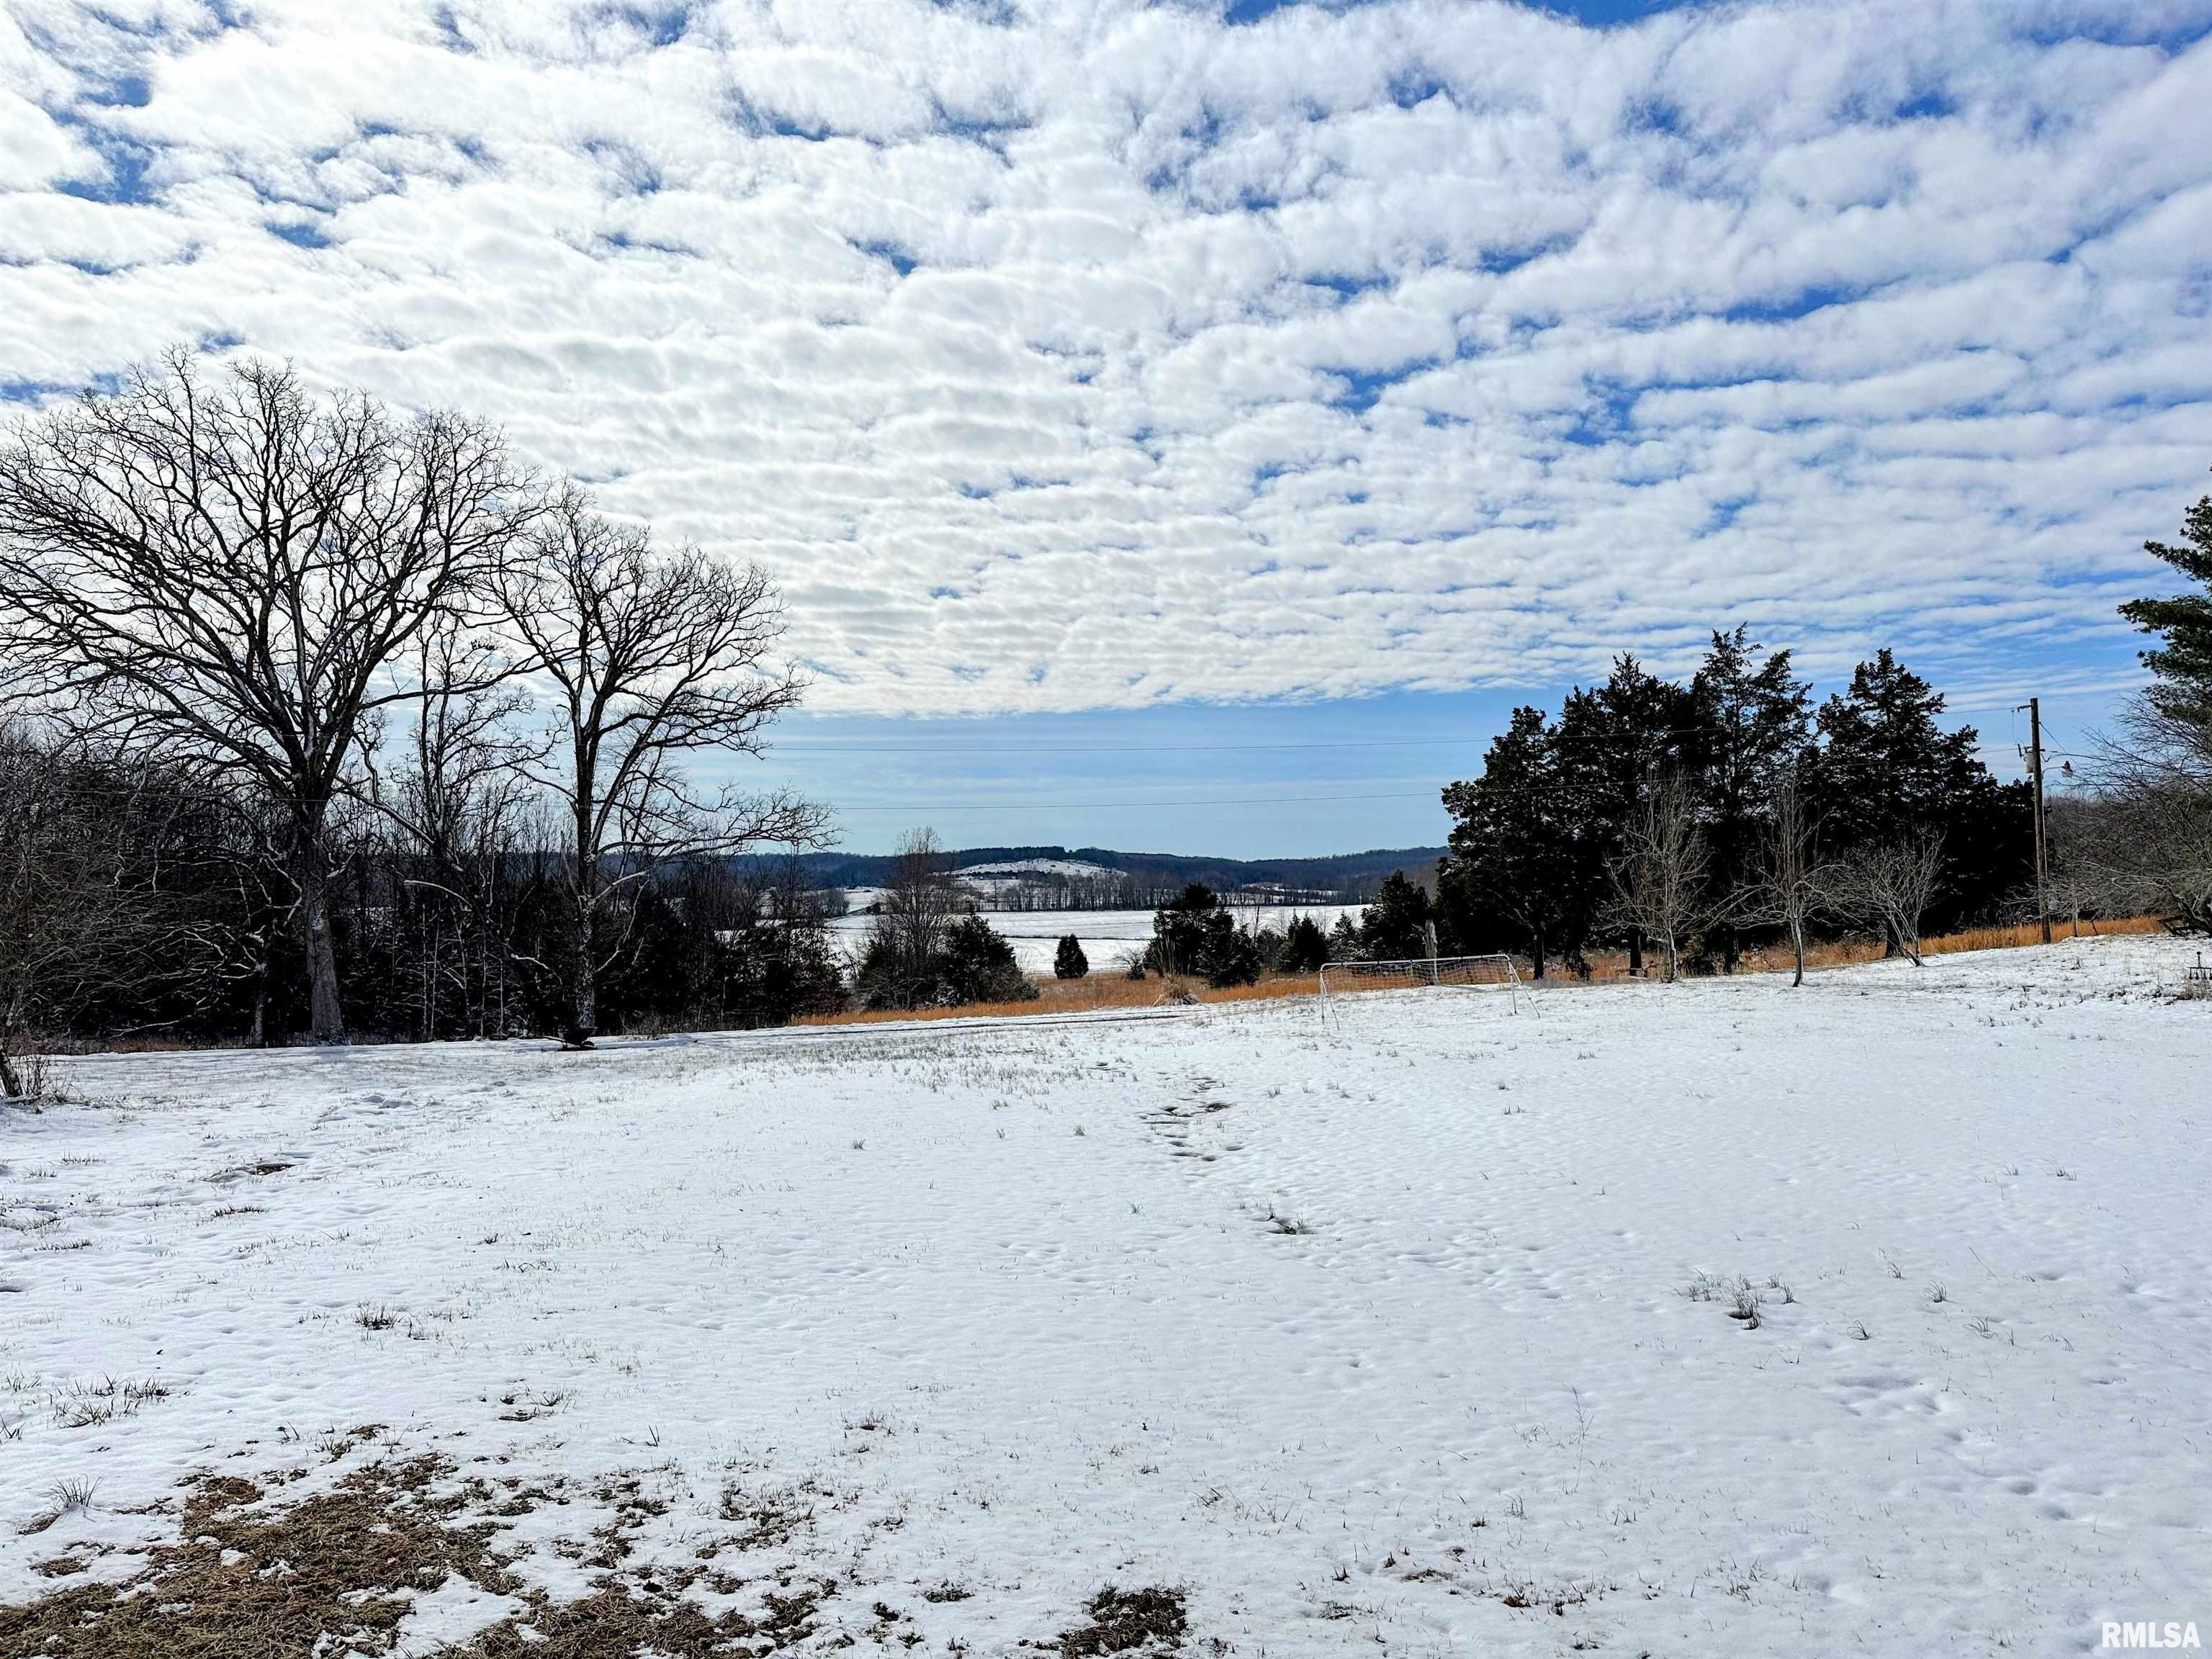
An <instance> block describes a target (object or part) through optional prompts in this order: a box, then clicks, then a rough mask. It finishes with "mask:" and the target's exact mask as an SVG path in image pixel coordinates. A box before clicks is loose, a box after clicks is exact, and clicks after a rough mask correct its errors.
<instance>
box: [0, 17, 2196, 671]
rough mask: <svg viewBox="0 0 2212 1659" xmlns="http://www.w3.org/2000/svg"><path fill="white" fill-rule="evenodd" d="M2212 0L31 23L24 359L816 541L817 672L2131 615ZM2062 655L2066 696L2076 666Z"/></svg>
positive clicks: (1183, 659) (1167, 664)
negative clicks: (484, 457) (211, 381)
mask: <svg viewBox="0 0 2212 1659" xmlns="http://www.w3.org/2000/svg"><path fill="white" fill-rule="evenodd" d="M2208 29H2212V0H2103V3H2098V0H2082V3H2076V4H2059V3H2055V0H1990V3H1985V4H1981V3H1971V0H1894V3H1893V0H1838V3H1823V4H1809V3H1808V4H1745V5H1736V6H1730V7H1727V8H1723V9H1711V10H1679V11H1674V12H1671V13H1668V14H1666V15H1662V16H1658V17H1656V18H1653V19H1651V20H1650V21H1647V22H1645V23H1643V24H1641V25H1639V26H1638V27H1633V28H1618V29H1608V30H1602V31H1601V30H1596V29H1591V28H1584V27H1578V26H1577V24H1576V23H1575V22H1573V21H1571V20H1568V19H1565V18H1561V17H1558V16H1553V15H1547V14H1545V13H1542V12H1540V11H1536V10H1532V9H1523V8H1522V7H1518V6H1515V5H1510V4H1504V3H1479V0H1468V3H1451V4H1422V3H1410V4H1383V5H1361V6H1321V5H1308V6H1280V7H1275V8H1272V9H1262V8H1260V7H1256V6H1253V5H1250V4H1249V3H1247V4H1243V5H1240V6H1237V7H1236V8H1233V9H1230V10H1229V11H1227V12H1225V11H1224V9H1222V8H1221V7H1220V6H1218V5H1217V6H1214V7H1212V8H1206V7H1200V6H1172V5H1163V6H1153V7H1143V6H1138V5H1134V4H1123V3H1108V0H1097V3H1070V4H1057V3H1043V0H1039V3H1035V4H1017V3H1006V4H994V3H975V4H956V3H947V4H939V5H930V4H912V3H897V0H881V3H868V4H860V3H836V0H789V3H781V4H774V3H772V4H758V5H746V4H705V3H702V4H698V5H693V6H678V5H671V6H665V7H651V6H636V7H624V6H613V5H562V4H556V3H546V0H512V3H493V4H480V3H471V0H455V3H452V4H446V5H434V4H428V3H424V4H409V3H392V0H349V3H347V4H345V5H342V6H340V5H331V4H328V3H325V0H270V3H248V0H223V3H207V4H201V5H195V4H191V3H185V0H106V3H104V4H102V5H101V6H100V8H98V9H96V10H95V9H89V8H83V7H79V6H76V5H69V4H62V3H55V0H10V3H9V6H8V8H7V10H6V13H5V16H4V18H0V190H4V191H7V192H8V193H7V194H6V195H4V196H0V382H4V383H5V385H4V388H0V389H4V393H5V396H6V397H7V398H11V399H15V400H17V401H19V402H29V401H35V400H38V399H40V398H45V397H48V396H52V395H55V394H56V393H57V392H59V391H61V390H63V389H65V388H70V387H74V386H79V385H82V384H84V383H85V382H87V381H88V380H95V379H96V378H97V377H98V376H100V375H102V374H112V373H113V372H114V371H115V370H116V369H118V368H120V367H121V366H123V365H125V364H126V363H128V362H131V361H133V360H134V359H138V358H143V357H145V356H149V355H150V354H152V353H154V352H155V351H157V350H158V349H161V347H162V346H163V345H165V344H166V343H169V342H171V341H173V340H176V339H179V338H183V339H188V340H197V341H200V342H202V343H205V344H206V345H207V346H208V347H209V348H210V349H216V350H222V349H228V348H230V347H233V346H240V345H243V346H246V347H249V348H251V349H255V350H261V351H267V352H271V353H276V354H280V355H285V356H291V357H293V358H294V359H295V361H296V362H298V363H299V364H300V365H301V368H303V369H305V370H307V372H309V373H310V374H313V375H315V376H318V377H325V378H328V379H331V380H348V381H352V382H356V383H359V384H363V385H366V386H370V387H372V388H373V389H374V390H376V391H378V392H380V393H382V394H383V395H385V396H386V397H387V398H392V399H395V400H398V401H400V402H403V403H427V402H452V403H457V404H463V405H465V406H466V407H468V408H470V409H471V410H476V411H478V412H481V413H483V414H485V415H488V416H493V417H495V418H497V419H499V420H501V421H503V422H507V425H508V427H509V428H510V429H511V431H512V432H513V435H514V437H515V439H516V441H518V443H519V444H520V446H521V447H523V449H524V450H525V451H526V453H527V454H528V455H529V456H530V457H531V458H532V459H533V460H535V461H537V462H538V463H540V464H542V465H545V466H548V467H555V468H560V469H564V470H567V471H573V472H575V473H577V474H579V475H580V476H583V477H587V478H589V479H592V480H593V481H594V482H595V483H597V485H598V486H599V489H600V491H601V493H602V495H603V499H604V500H605V502H606V503H607V505H609V506H610V507H613V508H615V509H617V510H620V511H625V512H634V513H643V514H647V515H649V516H650V517H652V518H653V520H654V521H655V522H656V524H657V525H659V526H660V527H661V529H662V530H663V532H665V533H667V534H670V535H673V536H678V537H688V538H696V539H698V540H700V541H702V542H704V543H707V544H710V545H715V546H720V547H723V548H726V549H728V550H732V551H733V552H736V553H739V554H742V555H746V556H755V557H758V558H761V559H763V561H765V562H767V563H769V565H770V566H771V568H773V569H774V570H775V572H776V574H778V576H779V577H780V579H781V580H782V582H783V583H784V585H785V587H786V590H787V594H788V597H789V599H791V601H792V603H793V611H794V620H795V627H794V632H793V644H794V647H795V648H796V649H797V650H798V651H799V653H801V654H802V655H803V657H804V658H805V659H806V660H807V661H808V662H810V663H811V665H813V666H814V668H815V669H816V671H817V678H818V686H817V693H816V696H815V698H814V700H813V701H814V706H815V707H817V708H826V709H830V710H849V711H854V712H861V711H873V712H885V711H915V712H922V713H953V712H961V711H970V712H989V711H1005V710H1021V709H1036V710H1066V709H1077V708H1097V707H1128V706H1136V705H1142V704H1146V703H1152V702H1158V701H1161V700H1164V699H1175V698H1206V699H1237V698H1254V697H1300V696H1343V695H1356V694H1359V693H1364V692H1369V691H1374V690H1383V689H1385V688H1391V687H1406V688H1413V689H1423V690H1443V689H1452V688H1460V687H1466V686H1474V685H1483V684H1505V683H1511V684H1525V683H1529V682H1547V681H1556V680H1559V679H1564V678H1569V677H1571V676H1573V675H1576V674H1580V673H1586V672H1588V671H1591V670H1592V669H1594V668H1595V667H1597V666H1599V665H1601V662H1602V659H1603V658H1604V657H1605V655H1606V654H1607V652H1608V651H1609V650H1611V649H1612V648H1614V647H1617V646H1620V645H1625V644H1626V645H1638V646H1640V647H1643V648H1644V649H1645V650H1647V651H1648V652H1650V653H1653V654H1654V655H1656V656H1657V657H1658V658H1660V659H1662V660H1668V659H1673V658H1675V657H1677V656H1679V654H1680V652H1681V651H1682V650H1683V649H1685V648H1686V647H1688V646H1689V645H1690V644H1691V643H1692V642H1693V641H1694V640H1695V639H1696V638H1697V637H1698V636H1699V633H1700V631H1701V630H1702V629H1704V628H1705V626H1706V625H1707V624H1708V623H1713V622H1716V621H1730V620H1734V619H1737V618H1747V619H1749V620H1750V621H1751V622H1752V623H1753V626H1754V628H1755V629H1758V630H1759V632H1760V633H1762V634H1763V635H1765V637H1767V638H1769V639H1771V640H1775V641H1794V642H1796V643H1798V644H1800V645H1801V646H1802V647H1806V650H1805V657H1806V659H1807V661H1808V664H1810V665H1814V666H1819V665H1822V664H1824V663H1838V662H1844V661H1847V660H1848V659H1849V658H1850V653H1852V652H1854V651H1855V650H1857V649H1858V648H1859V647H1862V646H1863V645H1865V644H1866V643H1868V642H1869V641H1875V640H1876V639H1879V640H1881V641H1886V642H1893V643H1896V644H1898V645H1899V646H1900V647H1904V648H1905V649H1906V650H1907V651H1911V650H1912V649H1913V648H1914V647H1915V646H1916V643H1918V644H1920V645H1923V646H1924V647H1927V648H1928V649H1929V651H1931V652H1933V653H1936V654H1937V655H1940V656H1941V657H1942V659H1945V660H1947V661H1948V662H1949V663H1950V664H1952V665H1954V667H1953V671H1954V673H1957V672H1960V671H1964V672H1965V673H1966V676H1967V677H1968V678H1971V677H1972V675H1973V674H1975V673H1977V672H1981V673H1984V674H1986V675H1987V676H1990V677H1998V676H2002V674H2003V673H2005V672H2007V671H2009V668H2010V667H2011V666H2012V665H2017V664H2019V663H2021V662H2022V661H2025V660H2027V659H2030V657H2031V656H2034V655H2035V654H2036V653H2043V655H2042V656H2041V657H2039V658H2038V660H2039V661H2042V660H2047V659H2048V657H2049V654H2050V653H2054V652H2059V653H2063V650H2066V649H2073V648H2076V647H2079V646H2080V645H2081V641H2098V642H2100V647H2099V649H2098V650H2097V651H2094V652H2092V653H2090V654H2089V655H2088V656H2087V657H2085V658H2082V659H2081V661H2080V663H2079V665H2077V667H2076V669H2075V672H2076V673H2077V675H2078V676H2080V677H2083V683H2084V684H2086V683H2087V679H2088V678H2094V677H2095V676H2096V675H2098V674H2100V673H2101V674H2105V675H2107V676H2109V675H2111V674H2112V673H2113V672H2114V671H2116V670H2115V665H2118V664H2124V663H2125V662H2126V660H2127V658H2128V647H2127V646H2126V644H2125V641H2124V635H2123V630H2122V629H2120V627H2119V625H2118V623H2117V622H2116V620H2115V619H2114V618H2113V617H2112V604H2113V602H2114V601H2115V599H2117V598H2118V597H2121V596H2123V595H2124V594H2126V593H2129V592H2136V591H2139V590H2140V588H2141V586H2142V582H2143V581H2144V580H2145V572H2146V569H2147V566H2146V564H2145V562H2143V561H2142V559H2141V558H2140V557H2139V556H2136V554H2135V553H2134V552H2133V551H2132V549H2133V548H2134V547H2135V545H2136V544H2137V543H2138V542H2139V541H2140V539H2141V538H2142V535H2143V534H2144V533H2145V532H2146V531H2150V532H2166V531H2167V530H2170V529H2171V527H2172V521H2173V520H2174V519H2175V518H2176V516H2177V514H2178V513H2179V508H2180V506H2181V504H2182V501H2183V500H2184V496H2185V493H2189V492H2193V491H2194V489H2196V488H2197V484H2198V483H2199V482H2200V481H2201V478H2202V472H2203V466H2204V465H2205V464H2206V463H2207V461H2208V460H2212V421H2208V420H2207V414H2208V398H2212V335H2208V331H2207V327H2206V313H2207V308H2208V302H2212V97H2208V96H2207V90H2206V89H2207V88H2208V87H2209V86H2212V46H2209V45H2208V43H2207V41H2206V39H2205V36H2206V33H2207V31H2208ZM2045 685H2046V689H2048V688H2049V681H2048V680H2046V681H2045Z"/></svg>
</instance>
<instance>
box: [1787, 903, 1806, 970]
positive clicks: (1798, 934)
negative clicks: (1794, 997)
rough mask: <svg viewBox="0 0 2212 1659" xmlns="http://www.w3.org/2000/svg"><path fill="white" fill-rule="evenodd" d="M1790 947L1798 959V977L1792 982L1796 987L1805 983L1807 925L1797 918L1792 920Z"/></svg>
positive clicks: (1794, 917)
mask: <svg viewBox="0 0 2212 1659" xmlns="http://www.w3.org/2000/svg"><path fill="white" fill-rule="evenodd" d="M1790 950H1791V951H1793V952H1794V953H1795V955H1796V958H1797V974H1796V978H1794V979H1792V980H1791V981H1790V985H1791V986H1792V987H1796V986H1799V985H1802V984H1803V983H1804V982H1805V924H1804V923H1803V922H1802V921H1799V920H1798V919H1797V918H1796V916H1792V917H1790Z"/></svg>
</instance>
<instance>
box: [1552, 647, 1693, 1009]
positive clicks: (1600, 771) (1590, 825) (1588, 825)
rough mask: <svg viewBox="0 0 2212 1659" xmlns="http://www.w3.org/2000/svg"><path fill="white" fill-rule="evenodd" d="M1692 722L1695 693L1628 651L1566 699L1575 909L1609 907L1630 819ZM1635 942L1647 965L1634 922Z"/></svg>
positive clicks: (1560, 749)
mask: <svg viewBox="0 0 2212 1659" xmlns="http://www.w3.org/2000/svg"><path fill="white" fill-rule="evenodd" d="M1692 724H1693V721H1692V715H1691V712H1690V699H1689V694H1688V693H1687V692H1686V691H1685V690H1683V688H1682V687H1680V686H1679V685H1677V684H1674V682H1672V681H1671V680H1662V679H1660V678H1657V677H1656V675H1653V674H1651V673H1650V672H1649V671H1647V670H1645V668H1644V665H1642V664H1641V663H1639V662H1638V661H1637V660H1636V658H1635V657H1634V655H1633V654H1632V653H1622V654H1621V655H1620V657H1617V658H1616V659H1614V660H1613V672H1612V673H1611V674H1610V675H1609V676H1607V679H1606V682H1605V684H1602V685H1601V686H1598V687H1595V688H1594V689H1593V690H1588V691H1585V690H1583V689H1582V688H1580V687H1579V686H1578V687H1577V688H1576V689H1575V690H1574V691H1573V692H1572V693H1571V694H1570V696H1568V698H1567V700H1566V702H1565V703H1564V704H1562V705H1561V707H1560V709H1559V726H1558V730H1557V732H1556V733H1555V734H1554V737H1553V751H1554V756H1555V761H1556V766H1557V771H1558V790H1559V800H1560V804H1561V812H1560V822H1561V823H1562V826H1563V827H1564V829H1565V831H1566V833H1567V836H1568V841H1567V842H1566V844H1565V847H1564V848H1562V852H1563V854H1564V862H1563V864H1562V866H1561V881H1562V888H1563V891H1564V892H1565V893H1566V894H1568V895H1571V906H1572V908H1573V910H1574V911H1575V912H1577V913H1578V914H1593V913H1595V911H1596V910H1597V909H1600V908H1606V905H1607V896H1608V895H1609V893H1610V890H1611V876H1612V872H1613V869H1614V867H1615V866H1617V865H1618V864H1619V862H1620V859H1621V857H1622V855H1623V854H1624V852H1625V850H1626V848H1625V845H1624V837H1625V836H1626V832H1627V829H1628V826H1629V825H1630V824H1631V823H1632V822H1633V821H1634V819H1635V818H1636V816H1637V814H1638V811H1640V810H1641V804H1642V802H1643V800H1644V795H1645V792H1646V791H1647V790H1648V789H1649V787H1650V783H1651V781H1652V780H1653V779H1654V778H1656V777H1657V776H1658V775H1660V773H1661V772H1662V771H1663V770H1665V769H1668V768H1669V767H1671V766H1674V765H1675V764H1676V763H1678V761H1679V758H1680V754H1681V751H1682V748H1683V744H1684V742H1685V734H1686V732H1688V731H1689V730H1690V728H1691V727H1692ZM1627 944H1628V957H1629V966H1630V969H1631V970H1632V971H1639V970H1641V969H1642V967H1643V965H1644V939H1643V935H1642V933H1641V932H1640V931H1639V930H1638V928H1636V927H1633V926H1631V927H1628V929H1627Z"/></svg>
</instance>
